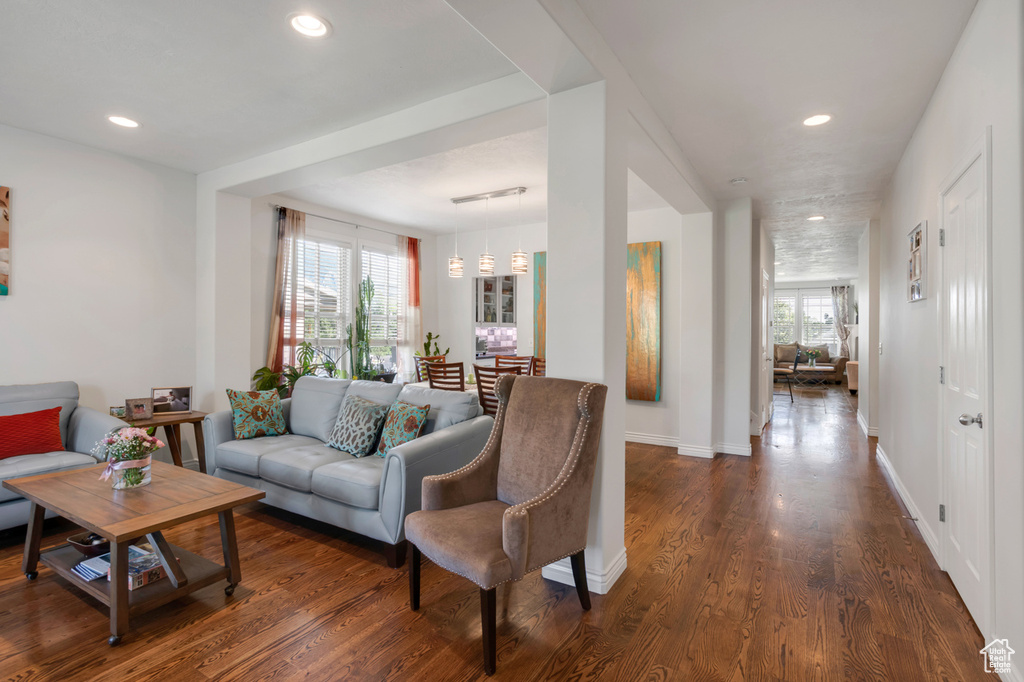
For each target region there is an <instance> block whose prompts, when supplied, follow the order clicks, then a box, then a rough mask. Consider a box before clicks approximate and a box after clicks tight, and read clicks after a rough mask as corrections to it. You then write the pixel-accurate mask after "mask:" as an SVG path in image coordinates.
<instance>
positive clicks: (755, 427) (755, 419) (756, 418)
mask: <svg viewBox="0 0 1024 682" xmlns="http://www.w3.org/2000/svg"><path fill="white" fill-rule="evenodd" d="M760 421H761V415H759V414H757V413H756V412H754V411H753V410H751V411H750V435H751V436H760V435H761V431H763V430H764V424H759V422H760Z"/></svg>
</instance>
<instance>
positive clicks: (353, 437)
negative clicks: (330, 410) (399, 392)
mask: <svg viewBox="0 0 1024 682" xmlns="http://www.w3.org/2000/svg"><path fill="white" fill-rule="evenodd" d="M387 413H388V406H387V405H381V404H380V403H375V402H373V401H372V400H367V399H365V398H360V397H358V396H354V395H348V396H345V400H343V401H342V403H341V410H339V412H338V421H336V422H335V423H334V429H333V430H332V431H331V437H330V438H328V439H327V444H328V445H330V446H331V447H332V448H336V449H338V450H344V451H345V452H347V453H349V454H350V455H352V456H354V457H365V456H366V455H368V454H370V452H371V451H372V450H373V446H374V444H375V443H376V442H377V434H378V433H380V425H381V424H383V423H384V417H385V416H387Z"/></svg>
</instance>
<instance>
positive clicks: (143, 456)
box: [93, 426, 164, 490]
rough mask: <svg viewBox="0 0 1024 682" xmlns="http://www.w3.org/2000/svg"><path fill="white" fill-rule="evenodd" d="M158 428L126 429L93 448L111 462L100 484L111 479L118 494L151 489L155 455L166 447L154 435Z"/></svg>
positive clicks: (101, 476)
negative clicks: (124, 491) (147, 487)
mask: <svg viewBox="0 0 1024 682" xmlns="http://www.w3.org/2000/svg"><path fill="white" fill-rule="evenodd" d="M155 430H156V429H155V427H154V428H151V429H149V430H146V429H140V428H137V427H134V426H126V427H124V428H123V429H119V430H118V431H117V433H115V434H113V435H110V436H107V437H106V438H104V439H103V440H101V441H100V442H99V443H97V444H96V447H95V448H93V453H94V454H96V455H99V456H101V457H103V458H104V459H105V460H107V468H106V469H104V470H103V473H102V474H100V480H101V481H106V480H109V479H111V478H113V480H112V481H111V486H112V487H113V488H114V490H124V489H126V488H138V487H140V486H144V485H149V483H150V475H149V472H150V468H151V467H152V465H153V458H152V456H151V455H152V454H153V452H154V451H156V450H159V449H160V448H162V447H163V446H164V444H163V443H162V442H161V441H160V440H159V439H158V438H156V437H155V436H154V435H153V432H154V431H155Z"/></svg>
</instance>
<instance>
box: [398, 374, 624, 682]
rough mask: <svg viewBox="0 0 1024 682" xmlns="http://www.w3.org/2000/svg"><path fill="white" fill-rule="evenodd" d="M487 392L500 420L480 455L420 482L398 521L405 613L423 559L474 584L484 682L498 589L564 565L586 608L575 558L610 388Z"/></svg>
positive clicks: (524, 384) (509, 379)
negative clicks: (567, 562) (414, 502)
mask: <svg viewBox="0 0 1024 682" xmlns="http://www.w3.org/2000/svg"><path fill="white" fill-rule="evenodd" d="M494 392H495V393H496V394H497V396H498V413H497V415H496V416H495V420H494V427H493V429H492V431H491V437H490V439H489V440H488V441H487V444H486V445H485V446H484V450H483V452H481V453H480V455H479V456H478V457H477V458H476V459H474V460H473V461H472V462H470V463H469V464H467V465H466V466H464V467H463V468H461V469H458V470H457V471H454V472H452V473H450V474H445V475H443V476H428V477H426V478H424V479H423V508H422V509H423V510H422V511H417V512H414V513H412V514H410V515H409V516H408V517H406V519H405V535H406V538H407V539H408V540H409V543H410V547H411V549H412V558H411V561H410V563H409V595H410V603H411V606H412V609H413V611H415V610H417V609H419V606H420V553H421V552H422V553H423V554H426V555H427V557H429V558H430V559H431V560H432V561H433V562H434V563H435V564H437V565H438V566H440V567H442V568H444V569H447V570H449V571H452V572H453V573H458V574H459V575H461V576H463V577H465V578H469V579H470V580H472V581H473V582H474V583H476V584H477V585H479V587H480V616H481V622H482V624H483V646H484V669H485V670H486V671H487V674H488V675H490V674H492V673H493V672H494V668H495V654H496V638H495V627H496V609H495V605H496V596H495V588H497V586H498V585H501V584H502V583H506V582H509V581H512V580H519V579H521V578H522V577H523V576H525V575H526V574H527V573H529V572H530V571H535V570H537V569H538V568H541V567H543V566H546V565H547V564H550V563H552V562H553V561H558V560H559V559H564V558H565V557H571V558H572V559H571V562H572V573H573V578H574V580H575V583H576V592H577V594H578V595H579V598H580V604H582V606H583V609H584V610H588V609H590V592H589V591H588V590H587V578H586V568H585V566H584V562H583V550H584V549H585V548H586V545H587V525H588V521H589V516H590V491H591V488H592V486H593V482H594V468H595V466H596V463H597V445H598V442H599V441H600V438H601V422H602V420H603V417H604V402H605V396H606V395H607V393H608V387H607V386H603V385H601V384H587V383H583V382H580V381H570V380H567V379H548V378H542V377H530V376H515V375H506V376H502V377H499V378H498V380H497V382H496V383H495V386H494Z"/></svg>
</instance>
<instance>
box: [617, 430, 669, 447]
mask: <svg viewBox="0 0 1024 682" xmlns="http://www.w3.org/2000/svg"><path fill="white" fill-rule="evenodd" d="M626 440H627V441H629V442H630V443H643V444H644V445H667V446H668V447H670V448H675V447H679V439H677V438H672V437H670V436H660V435H658V434H656V433H637V432H636V431H626Z"/></svg>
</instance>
